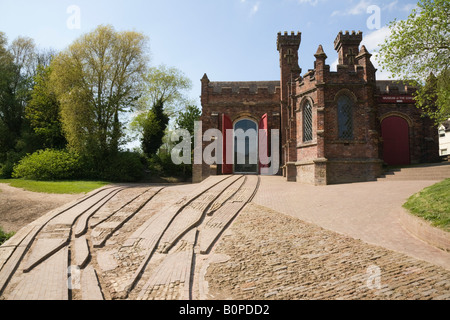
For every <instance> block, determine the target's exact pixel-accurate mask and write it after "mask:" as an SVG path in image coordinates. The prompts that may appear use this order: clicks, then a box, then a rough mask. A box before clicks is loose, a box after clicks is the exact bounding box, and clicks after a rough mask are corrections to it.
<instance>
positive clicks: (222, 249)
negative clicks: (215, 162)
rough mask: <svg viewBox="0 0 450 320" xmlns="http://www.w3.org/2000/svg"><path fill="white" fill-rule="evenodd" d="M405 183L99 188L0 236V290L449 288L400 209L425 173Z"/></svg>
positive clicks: (184, 293)
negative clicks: (399, 218)
mask: <svg viewBox="0 0 450 320" xmlns="http://www.w3.org/2000/svg"><path fill="white" fill-rule="evenodd" d="M399 184H401V183H400V182H374V183H372V184H369V183H368V184H354V185H343V186H329V187H308V186H302V185H298V184H292V183H286V182H284V181H283V180H282V178H279V177H258V176H251V175H250V176H242V175H235V176H214V177H210V178H208V179H207V180H206V181H204V182H203V183H201V184H197V185H176V186H173V185H172V186H169V185H134V186H130V185H128V186H108V187H104V188H102V189H99V190H96V191H93V192H91V193H90V194H88V195H86V196H85V197H84V198H83V199H81V200H79V201H75V202H73V203H69V204H67V205H65V206H64V207H62V208H59V209H57V210H54V211H52V212H49V213H48V214H47V215H45V216H44V217H42V218H40V219H38V220H36V221H35V222H33V223H32V224H30V225H28V226H27V227H25V228H23V229H22V230H20V231H19V232H18V233H17V234H16V235H15V236H14V237H13V238H11V239H10V240H9V241H8V242H7V243H5V244H4V245H3V246H2V247H0V299H10V300H19V299H20V300H24V299H25V300H26V299H29V300H37V299H49V300H68V299H69V300H102V299H107V300H109V299H140V300H147V299H165V300H174V299H183V300H185V299H337V298H341V299H361V298H362V299H386V298H387V299H450V293H449V292H450V271H449V270H450V264H449V254H448V253H446V252H443V251H440V250H438V249H436V248H434V247H431V246H428V245H427V244H425V243H423V242H421V241H419V240H417V239H413V238H412V237H411V236H409V234H405V233H402V231H401V230H402V229H401V226H400V225H397V222H396V218H395V217H396V215H395V210H396V209H398V207H399V206H401V203H402V201H403V200H404V198H405V197H408V196H409V195H411V194H412V193H414V192H417V191H419V190H420V188H422V187H424V186H426V185H427V183H424V182H422V183H419V182H418V183H415V184H414V185H412V186H411V185H407V184H405V185H401V186H400V185H399ZM391 189H392V190H391ZM399 189H401V191H399ZM416 189H417V190H416ZM374 192H379V193H381V194H378V195H376V196H374V194H373V193H374ZM352 195H353V196H352ZM381 199H385V200H386V201H385V202H383V203H381V202H380V201H381ZM377 202H378V204H377ZM358 239H362V240H358ZM399 239H401V240H402V241H401V242H399Z"/></svg>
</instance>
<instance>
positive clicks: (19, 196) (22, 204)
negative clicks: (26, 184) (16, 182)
mask: <svg viewBox="0 0 450 320" xmlns="http://www.w3.org/2000/svg"><path fill="white" fill-rule="evenodd" d="M83 196H84V194H75V195H73V194H46V193H36V192H30V191H25V190H23V189H17V188H13V187H10V186H9V185H7V184H2V183H0V227H1V228H2V229H3V231H5V232H8V233H9V232H17V231H19V230H20V229H21V228H23V227H25V226H26V225H28V224H29V223H31V222H33V221H34V220H36V219H38V218H39V217H41V216H43V215H44V214H46V213H47V212H49V211H51V210H53V209H56V208H58V207H60V206H62V205H63V204H65V203H68V202H71V201H73V200H76V199H78V198H80V197H83Z"/></svg>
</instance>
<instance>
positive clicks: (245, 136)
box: [233, 119, 259, 174]
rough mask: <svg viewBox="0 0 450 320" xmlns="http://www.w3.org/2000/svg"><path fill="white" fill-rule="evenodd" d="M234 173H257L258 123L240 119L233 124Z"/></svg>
mask: <svg viewBox="0 0 450 320" xmlns="http://www.w3.org/2000/svg"><path fill="white" fill-rule="evenodd" d="M233 129H234V139H233V140H234V146H233V148H234V170H233V171H234V173H246V174H258V171H259V161H258V124H257V123H256V122H255V121H253V120H250V119H242V120H239V121H237V122H236V123H235V124H234V128H233Z"/></svg>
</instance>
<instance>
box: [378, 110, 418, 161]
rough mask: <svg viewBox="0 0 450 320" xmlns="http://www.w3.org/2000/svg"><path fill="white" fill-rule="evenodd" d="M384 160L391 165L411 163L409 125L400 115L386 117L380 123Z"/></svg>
mask: <svg viewBox="0 0 450 320" xmlns="http://www.w3.org/2000/svg"><path fill="white" fill-rule="evenodd" d="M381 132H382V136H383V157H384V162H385V163H386V164H388V165H391V166H398V165H409V164H410V163H411V157H410V148H409V125H408V122H407V121H406V120H405V119H403V118H401V117H396V116H392V117H388V118H386V119H384V120H383V122H382V123H381Z"/></svg>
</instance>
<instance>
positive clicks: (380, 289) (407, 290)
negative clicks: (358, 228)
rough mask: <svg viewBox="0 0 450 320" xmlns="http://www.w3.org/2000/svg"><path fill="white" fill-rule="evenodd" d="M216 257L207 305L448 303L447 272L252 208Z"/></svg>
mask: <svg viewBox="0 0 450 320" xmlns="http://www.w3.org/2000/svg"><path fill="white" fill-rule="evenodd" d="M214 252H215V254H217V255H219V256H220V257H221V260H222V262H220V263H212V264H210V266H209V268H208V271H207V273H206V275H205V279H206V281H207V282H208V288H207V290H206V291H207V294H206V296H207V297H208V298H210V299H244V300H251V299H283V300H287V299H413V300H416V299H439V300H440V299H445V300H449V299H450V271H448V270H445V269H443V268H441V267H438V266H436V265H433V264H430V263H427V262H423V261H420V260H417V259H415V258H411V257H409V256H406V255H403V254H400V253H396V252H394V251H390V250H387V249H384V248H381V247H377V246H374V245H370V244H367V243H364V242H362V241H360V240H355V239H353V238H350V237H347V236H343V235H340V234H337V233H335V232H332V231H327V230H325V229H322V228H320V227H318V226H315V225H312V224H308V223H305V222H302V221H300V220H298V219H295V218H292V217H289V216H287V215H284V214H281V213H278V212H275V211H273V210H270V209H268V208H265V207H262V206H259V205H256V204H254V203H252V204H250V205H249V206H247V207H246V209H245V210H244V211H243V212H242V213H241V214H240V215H239V217H238V218H237V220H236V221H235V223H234V224H233V226H232V227H231V228H230V229H229V230H228V231H227V234H226V235H225V236H224V238H223V240H222V241H221V242H220V244H218V246H217V248H216V249H215V250H214ZM224 260H225V262H223V261H224Z"/></svg>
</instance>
